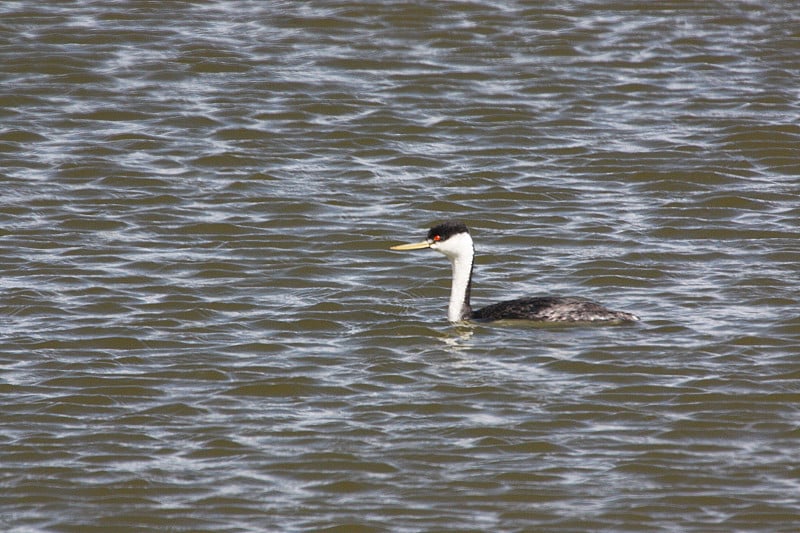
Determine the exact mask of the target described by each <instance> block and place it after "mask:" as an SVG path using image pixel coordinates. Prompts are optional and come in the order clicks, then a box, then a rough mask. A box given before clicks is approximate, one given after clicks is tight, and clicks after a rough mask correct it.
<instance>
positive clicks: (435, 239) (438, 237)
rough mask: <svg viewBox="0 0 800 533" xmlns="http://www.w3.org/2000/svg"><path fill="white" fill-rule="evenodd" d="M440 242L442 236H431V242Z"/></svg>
mask: <svg viewBox="0 0 800 533" xmlns="http://www.w3.org/2000/svg"><path fill="white" fill-rule="evenodd" d="M441 240H442V236H441V235H434V236H433V241H434V242H439V241H441Z"/></svg>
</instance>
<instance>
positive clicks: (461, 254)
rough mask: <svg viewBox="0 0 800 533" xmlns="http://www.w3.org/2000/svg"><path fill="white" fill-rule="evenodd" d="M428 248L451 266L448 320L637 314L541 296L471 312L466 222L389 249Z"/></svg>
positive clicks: (602, 318)
mask: <svg viewBox="0 0 800 533" xmlns="http://www.w3.org/2000/svg"><path fill="white" fill-rule="evenodd" d="M423 248H430V249H431V250H436V251H437V252H440V253H442V254H444V255H445V256H446V257H447V258H448V259H449V260H450V263H451V264H452V266H453V280H452V286H451V288H450V305H449V306H448V308H447V318H448V320H449V321H450V322H462V321H465V320H475V321H481V322H490V321H494V320H533V321H537V322H593V323H594V322H600V323H620V322H633V321H636V320H639V317H638V316H636V315H634V314H632V313H626V312H624V311H613V310H611V309H608V308H606V307H604V306H602V305H600V304H599V303H596V302H592V301H590V300H584V299H582V298H569V297H558V296H541V297H534V298H521V299H519V300H508V301H505V302H500V303H496V304H492V305H489V306H486V307H484V308H482V309H478V310H477V311H473V310H472V307H471V306H470V301H469V298H470V290H471V289H472V271H473V267H474V259H475V247H474V245H473V243H472V237H471V236H470V234H469V229H468V228H467V226H466V224H464V223H462V222H458V221H450V222H444V223H442V224H439V225H436V226H434V227H432V228H431V229H430V230H429V231H428V236H427V238H426V239H425V240H424V241H421V242H415V243H410V244H398V245H395V246H391V247H390V248H389V249H390V250H420V249H423Z"/></svg>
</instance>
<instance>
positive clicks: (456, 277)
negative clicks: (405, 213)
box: [431, 233, 475, 322]
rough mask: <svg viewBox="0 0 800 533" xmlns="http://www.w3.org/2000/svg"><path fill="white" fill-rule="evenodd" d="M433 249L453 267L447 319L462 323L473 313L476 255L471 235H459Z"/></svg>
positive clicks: (437, 244)
mask: <svg viewBox="0 0 800 533" xmlns="http://www.w3.org/2000/svg"><path fill="white" fill-rule="evenodd" d="M431 248H433V249H434V250H436V251H437V252H441V253H443V254H444V255H446V256H447V258H448V259H450V263H451V264H452V266H453V282H452V285H451V287H450V305H449V306H448V308H447V319H448V320H449V321H450V322H461V321H462V320H464V319H465V318H468V317H469V314H470V312H471V311H472V309H471V308H470V305H469V292H470V282H471V278H472V261H473V257H474V255H475V251H474V249H473V246H472V238H471V237H470V236H469V233H459V234H458V235H453V236H452V237H450V238H449V239H447V240H446V241H444V242H441V243H436V244H434V245H433V246H431Z"/></svg>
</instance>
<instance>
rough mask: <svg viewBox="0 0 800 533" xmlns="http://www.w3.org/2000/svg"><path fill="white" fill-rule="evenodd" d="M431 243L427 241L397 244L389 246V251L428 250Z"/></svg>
mask: <svg viewBox="0 0 800 533" xmlns="http://www.w3.org/2000/svg"><path fill="white" fill-rule="evenodd" d="M430 247H431V243H429V242H428V241H422V242H412V243H409V244H397V245H395V246H390V247H389V249H390V250H420V249H422V248H430Z"/></svg>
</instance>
